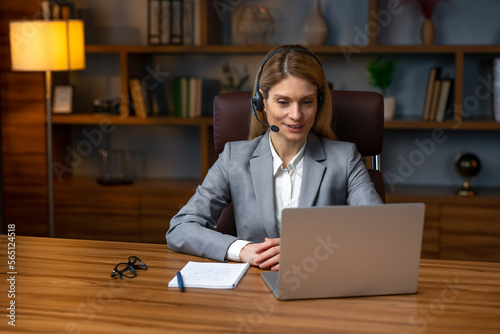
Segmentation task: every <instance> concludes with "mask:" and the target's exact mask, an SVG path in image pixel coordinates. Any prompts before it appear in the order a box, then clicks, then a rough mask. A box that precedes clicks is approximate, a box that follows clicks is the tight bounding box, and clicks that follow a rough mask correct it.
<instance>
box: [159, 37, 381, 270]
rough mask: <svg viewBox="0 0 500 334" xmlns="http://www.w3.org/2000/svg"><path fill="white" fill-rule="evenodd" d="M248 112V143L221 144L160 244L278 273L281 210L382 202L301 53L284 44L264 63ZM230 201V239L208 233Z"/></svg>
mask: <svg viewBox="0 0 500 334" xmlns="http://www.w3.org/2000/svg"><path fill="white" fill-rule="evenodd" d="M325 92H326V93H325ZM252 108H253V110H254V113H255V118H252V121H251V124H250V136H249V140H248V141H241V142H232V143H228V144H226V146H225V148H224V151H223V152H222V153H221V155H220V156H219V159H218V160H217V161H216V162H215V164H214V165H213V166H212V168H211V169H210V171H209V172H208V174H207V176H206V178H205V180H204V181H203V184H202V185H201V186H200V187H198V189H197V191H196V194H195V195H194V196H193V197H192V198H191V200H190V201H189V202H188V204H187V205H186V206H184V207H183V208H182V209H181V210H180V211H179V213H178V214H177V215H176V216H175V217H174V218H172V221H171V222H170V229H169V230H168V232H167V235H166V237H167V243H168V246H169V248H170V249H172V250H176V251H180V252H184V253H189V254H194V255H198V256H202V257H207V258H211V259H214V260H218V261H225V260H232V261H242V262H248V263H250V264H251V265H254V266H259V267H260V268H263V269H272V270H278V269H279V244H280V238H279V236H280V226H281V211H282V209H283V208H286V207H308V206H327V205H374V204H382V201H381V199H380V197H379V196H378V194H377V192H376V191H375V188H374V186H373V183H372V182H371V180H370V177H369V175H368V172H367V171H366V168H365V166H364V164H363V162H362V160H361V156H360V154H359V153H358V152H357V151H356V147H355V145H354V144H352V143H346V142H340V141H336V140H335V135H334V134H333V131H332V129H331V119H332V102H331V96H330V94H329V90H328V85H327V81H326V78H325V75H324V73H323V68H322V66H321V63H320V61H319V60H318V59H317V58H316V57H315V56H314V55H313V54H312V53H311V52H310V51H309V50H307V49H306V48H304V47H303V46H300V45H285V46H280V47H278V48H276V49H274V50H272V51H271V52H270V53H269V54H268V55H267V56H266V58H265V60H264V62H263V63H262V65H261V68H260V70H259V73H258V75H257V77H256V80H255V88H254V98H253V99H252ZM255 110H257V111H258V112H259V114H260V118H262V120H263V121H260V120H259V119H257V113H256V112H255ZM264 122H266V123H267V124H265V123H264ZM270 128H271V129H270ZM230 202H232V203H233V209H234V217H235V222H236V231H237V235H238V236H237V237H234V236H231V235H224V234H222V233H219V232H217V231H215V227H216V225H217V220H218V218H219V216H220V214H221V212H222V210H223V209H224V208H225V207H226V206H227V205H228V203H230ZM304 228H307V222H304Z"/></svg>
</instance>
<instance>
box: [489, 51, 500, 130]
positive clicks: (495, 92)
mask: <svg viewBox="0 0 500 334" xmlns="http://www.w3.org/2000/svg"><path fill="white" fill-rule="evenodd" d="M492 76H493V78H492V81H493V83H492V85H491V86H492V87H491V88H492V101H491V102H492V107H493V108H492V109H493V119H494V120H495V121H496V122H500V58H495V59H494V60H493V75H492Z"/></svg>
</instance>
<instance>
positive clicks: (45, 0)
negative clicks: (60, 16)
mask: <svg viewBox="0 0 500 334" xmlns="http://www.w3.org/2000/svg"><path fill="white" fill-rule="evenodd" d="M40 9H41V11H42V19H43V20H50V18H51V12H50V3H49V0H42V1H41V2H40Z"/></svg>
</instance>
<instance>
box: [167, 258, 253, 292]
mask: <svg viewBox="0 0 500 334" xmlns="http://www.w3.org/2000/svg"><path fill="white" fill-rule="evenodd" d="M248 267H250V264H248V263H218V262H217V263H214V262H193V261H189V262H188V263H187V264H186V265H185V266H184V268H182V270H181V275H182V281H183V283H184V287H185V288H206V289H234V288H235V287H236V286H237V285H238V283H239V282H240V280H241V278H242V277H243V275H245V273H246V272H247V270H248ZM168 287H169V288H178V287H179V285H178V284H177V277H176V276H175V277H174V278H172V280H171V281H170V282H169V283H168Z"/></svg>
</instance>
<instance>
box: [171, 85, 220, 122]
mask: <svg viewBox="0 0 500 334" xmlns="http://www.w3.org/2000/svg"><path fill="white" fill-rule="evenodd" d="M219 92H220V82H219V80H215V79H202V78H192V77H176V78H174V87H173V93H174V94H173V99H174V116H176V117H183V118H196V117H208V116H212V115H213V101H214V98H215V96H216V95H217V94H219Z"/></svg>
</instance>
